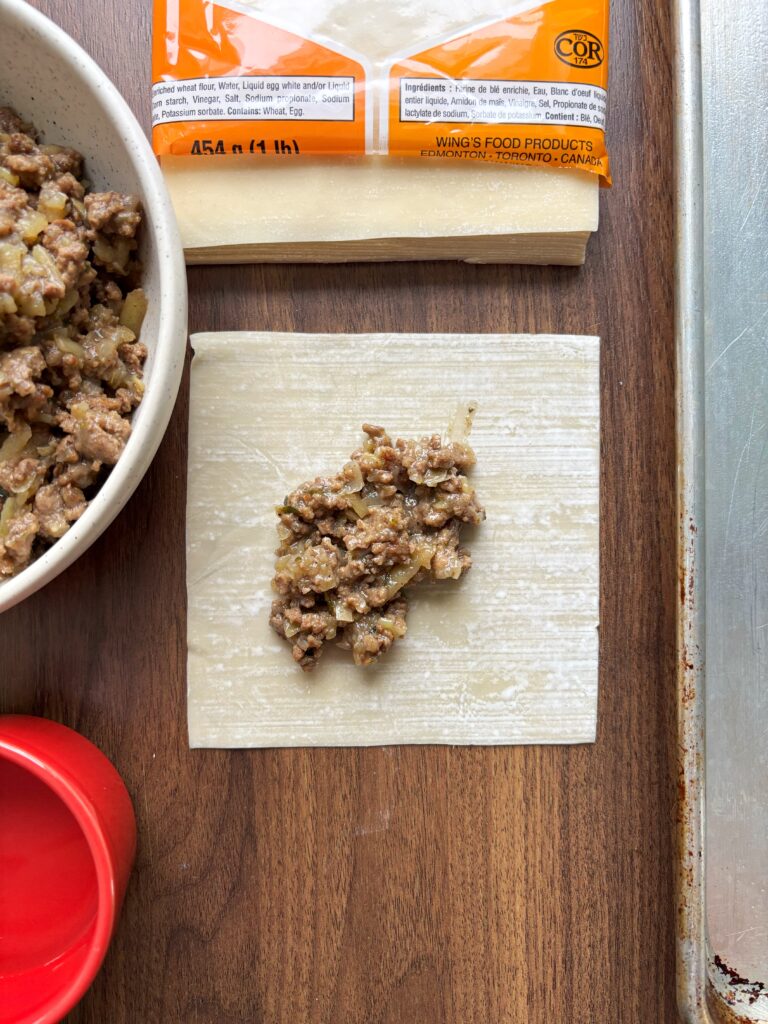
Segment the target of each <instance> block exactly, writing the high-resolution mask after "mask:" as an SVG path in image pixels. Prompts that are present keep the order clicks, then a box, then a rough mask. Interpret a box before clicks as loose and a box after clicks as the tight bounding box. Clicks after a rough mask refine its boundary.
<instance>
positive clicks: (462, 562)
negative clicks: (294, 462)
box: [270, 423, 485, 670]
mask: <svg viewBox="0 0 768 1024" xmlns="http://www.w3.org/2000/svg"><path fill="white" fill-rule="evenodd" d="M363 431H364V433H365V434H366V435H367V437H366V441H365V443H364V444H363V447H362V448H360V449H358V451H356V452H353V453H352V456H351V461H350V462H348V463H347V464H346V465H345V466H344V468H343V469H342V471H341V472H340V473H337V474H336V475H335V476H332V477H328V478H320V477H318V478H317V479H316V480H312V481H310V482H309V483H306V484H302V486H301V487H299V488H298V489H297V490H295V491H294V492H293V493H292V494H289V495H288V496H287V497H286V499H285V501H284V502H283V504H282V505H280V506H279V507H278V508H277V515H278V518H279V520H280V522H279V524H278V527H277V530H278V535H279V537H280V546H279V548H278V549H277V552H276V554H277V563H276V571H275V576H274V579H273V580H272V587H273V589H274V590H275V591H276V592H277V594H278V596H277V598H276V599H275V600H274V601H273V602H272V614H271V617H270V624H271V626H272V628H273V629H274V630H276V632H278V633H279V634H280V636H282V637H285V639H286V640H288V641H289V643H290V644H291V649H292V653H293V657H294V659H295V660H296V661H297V662H298V663H299V664H300V665H301V667H302V668H303V669H305V670H310V669H312V668H313V667H314V666H315V664H316V663H317V660H318V658H319V656H320V653H321V651H322V649H323V646H324V645H325V644H326V643H328V641H330V640H335V641H336V642H337V644H338V646H339V647H342V648H344V649H346V650H351V652H352V657H353V658H354V661H355V664H356V665H370V664H371V662H373V661H375V660H376V659H377V658H378V657H380V656H381V655H382V654H384V653H385V652H386V651H388V650H389V648H390V647H391V646H392V644H393V643H394V642H395V640H396V639H397V638H398V637H402V636H404V635H405V632H406V624H405V617H406V612H407V610H408V603H407V600H406V597H405V594H404V593H403V591H404V590H405V588H406V587H407V586H409V585H410V584H413V583H418V582H420V581H422V580H445V579H454V580H456V579H459V577H460V576H462V575H463V574H464V573H465V572H466V571H467V569H469V567H470V565H471V564H472V559H471V558H470V555H469V552H468V551H467V550H466V548H463V547H461V545H460V531H461V527H462V524H464V523H471V524H473V525H477V524H478V523H480V522H482V521H483V519H485V512H484V510H483V508H482V507H481V505H480V504H479V503H478V501H477V497H476V496H475V491H474V488H473V487H472V486H471V484H470V483H469V481H468V480H467V477H466V475H465V474H466V472H467V470H469V469H470V468H471V467H472V466H474V464H475V455H474V452H473V451H472V449H471V448H470V447H469V445H467V444H463V443H458V442H445V443H443V441H441V439H440V437H439V435H437V434H433V435H432V436H431V437H423V438H421V440H419V441H401V440H397V441H395V442H394V444H393V443H392V441H391V439H390V438H389V436H388V435H387V434H386V432H385V431H384V429H383V428H382V427H375V426H371V425H370V424H367V423H366V424H363Z"/></svg>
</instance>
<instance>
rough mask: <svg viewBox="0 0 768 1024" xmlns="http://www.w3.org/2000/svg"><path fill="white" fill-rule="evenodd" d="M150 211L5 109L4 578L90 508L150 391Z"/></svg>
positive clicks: (1, 330) (0, 295) (0, 370)
mask: <svg viewBox="0 0 768 1024" xmlns="http://www.w3.org/2000/svg"><path fill="white" fill-rule="evenodd" d="M141 217H142V213H141V204H140V202H139V200H138V199H137V198H136V197H135V196H126V195H122V194H121V193H119V192H89V191H88V183H87V182H86V181H85V180H84V178H83V159H82V157H81V156H80V154H79V153H77V152H76V151H75V150H74V149H70V148H68V147H66V146H49V145H41V144H39V143H38V141H37V134H36V132H35V130H34V128H32V127H31V126H30V125H27V124H24V122H23V121H21V119H20V118H19V117H18V116H17V115H16V114H15V113H14V112H13V111H12V110H9V109H7V108H3V107H0V578H2V577H5V576H12V575H14V574H15V573H18V572H19V571H20V570H22V569H24V568H25V567H26V566H27V565H28V564H29V563H30V561H32V560H33V559H34V558H35V557H36V556H37V555H39V554H41V553H42V551H43V550H45V548H46V547H48V546H50V545H51V544H52V543H53V542H54V541H56V540H57V539H58V538H59V537H61V536H63V535H64V534H65V533H66V532H67V530H68V529H69V528H70V526H71V524H72V523H73V522H75V520H77V519H79V517H80V516H81V515H82V514H83V512H84V511H85V509H86V506H87V503H88V499H89V498H90V497H92V495H93V493H94V492H95V490H96V489H98V487H99V485H100V483H101V482H102V481H103V479H104V477H105V475H106V473H107V472H108V471H109V467H110V466H112V465H114V464H115V463H116V462H117V460H118V459H119V458H120V455H121V454H122V452H123V449H124V448H125V445H126V442H127V440H128V437H129V435H130V433H131V425H130V421H129V416H130V414H131V412H132V410H133V409H134V408H135V407H136V406H137V405H138V404H139V402H140V401H141V398H142V394H143V392H144V383H143V380H142V370H143V365H144V361H145V359H146V354H147V350H146V348H145V346H144V345H143V344H142V343H141V342H140V341H139V340H138V335H139V331H140V329H141V322H142V319H143V316H144V312H145V310H146V299H145V297H144V293H143V292H142V290H141V289H140V288H138V287H137V284H138V279H139V274H140V269H141V268H140V265H139V263H138V260H137V259H136V246H137V241H136V235H137V232H138V230H139V227H140V224H141Z"/></svg>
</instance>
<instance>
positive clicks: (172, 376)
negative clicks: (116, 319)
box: [0, 0, 187, 612]
mask: <svg viewBox="0 0 768 1024" xmlns="http://www.w3.org/2000/svg"><path fill="white" fill-rule="evenodd" d="M0 19H2V21H3V24H4V25H5V26H6V27H7V26H9V25H11V24H15V25H17V26H19V27H21V28H25V29H28V30H30V31H31V32H32V33H34V34H35V35H36V36H37V37H38V38H40V39H42V40H43V41H44V42H45V43H47V44H48V47H49V48H50V49H52V50H55V51H56V52H57V53H58V55H59V56H60V58H61V60H62V61H63V62H64V63H65V64H66V65H67V66H68V67H69V69H70V71H71V72H72V74H73V76H74V77H76V78H79V79H80V80H81V81H82V82H83V85H84V86H85V87H86V88H88V89H89V91H91V92H92V93H93V94H94V96H95V98H96V102H97V103H98V104H99V105H100V106H101V107H102V109H103V110H104V112H105V114H106V116H107V117H108V118H109V119H110V120H112V121H113V122H114V124H115V127H116V128H117V130H118V131H119V133H120V135H121V137H122V139H123V141H124V142H125V144H126V148H127V150H128V152H129V159H130V162H131V165H132V167H133V169H134V171H135V173H136V176H137V178H138V181H139V185H140V188H141V191H142V194H143V203H144V207H145V210H146V213H147V219H146V224H147V225H148V226H149V227H150V230H151V232H152V235H153V238H154V245H155V248H156V254H157V265H158V277H159V287H158V295H159V296H160V298H158V299H157V300H156V301H158V302H160V315H159V320H158V329H157V344H156V346H155V348H154V350H153V353H152V370H151V376H150V377H149V378H148V387H147V391H146V393H145V395H144V398H143V399H142V402H141V406H140V409H141V415H140V416H139V417H137V419H136V421H135V423H134V428H133V431H132V433H131V436H130V438H129V439H128V443H127V444H126V447H125V451H124V452H123V454H122V456H121V457H120V459H119V461H118V462H117V464H116V465H115V466H114V467H113V468H112V470H111V472H110V474H109V477H108V478H107V480H105V481H104V483H103V484H102V486H101V488H100V489H99V492H98V493H97V494H96V495H95V496H94V497H93V498H92V499H91V500H90V502H89V503H88V508H87V509H86V511H85V512H84V513H83V515H82V516H81V517H80V519H78V520H77V521H76V522H75V523H73V525H72V526H71V527H70V529H69V530H68V531H67V533H65V534H64V536H63V537H61V538H60V539H59V540H57V541H56V542H55V543H54V544H53V545H51V547H50V548H48V550H47V551H45V552H44V553H43V554H42V555H40V557H39V558H37V559H36V560H35V561H34V562H32V563H31V564H30V565H29V566H28V567H27V568H25V569H23V570H22V571H21V572H20V573H19V574H18V575H17V576H12V577H10V578H9V579H7V580H3V581H2V582H0V612H3V611H6V610H7V609H9V608H11V607H13V606H14V605H15V604H18V603H19V602H20V601H22V600H23V599H24V598H26V597H29V596H30V595H31V594H33V593H34V592H35V591H37V590H39V589H40V588H41V587H43V586H44V585H45V584H46V583H48V582H49V581H50V580H52V579H53V578H54V577H55V576H57V575H58V574H59V573H60V572H63V570H64V569H66V568H68V567H69V566H70V565H71V564H72V563H73V562H74V561H75V560H76V559H77V558H78V557H79V556H80V555H81V554H82V553H83V552H84V551H86V550H87V548H88V547H90V545H91V544H92V543H93V542H94V541H95V540H96V539H97V538H98V537H99V536H100V535H101V534H102V532H103V531H104V530H105V529H106V528H107V526H109V524H110V523H111V522H112V520H113V519H114V518H115V517H116V516H117V514H118V513H119V512H120V511H121V509H122V508H123V506H124V505H125V503H126V502H127V501H128V499H129V498H130V496H131V494H132V493H133V491H134V490H135V489H136V487H137V486H138V484H139V482H140V480H141V479H142V477H143V476H144V474H145V472H146V470H147V469H148V467H149V464H150V462H151V461H152V459H153V458H154V455H155V453H156V451H157V449H158V447H159V445H160V441H161V440H162V438H163V435H164V434H165V430H166V427H167V425H168V421H169V420H170V417H171V413H172V411H173V408H174V405H175V399H176V395H177V392H178V389H179V384H180V382H181V374H182V370H183V367H184V358H185V354H186V340H187V280H186V267H185V264H184V253H183V249H182V246H181V239H180V237H179V232H178V228H177V226H176V218H175V214H174V212H173V207H172V205H171V200H170V197H169V195H168V192H167V190H166V187H165V182H164V180H163V175H162V172H161V170H160V167H159V164H158V162H157V159H156V158H155V155H154V153H153V152H152V148H151V147H150V145H149V142H148V140H147V138H146V136H145V134H144V132H143V130H142V128H141V126H140V125H139V122H138V121H137V120H136V118H135V116H134V114H133V112H132V111H131V109H130V107H129V106H128V104H127V103H126V101H125V100H124V99H123V97H122V96H121V94H120V93H119V92H118V90H117V88H116V87H115V86H114V85H113V83H112V81H111V80H110V79H109V78H108V77H107V75H106V74H105V73H104V72H103V71H102V70H101V68H100V67H99V66H98V65H97V64H96V62H95V61H94V60H93V59H92V58H91V57H90V56H88V54H87V53H86V52H85V51H84V50H83V49H82V48H81V47H80V46H79V45H78V44H77V43H76V42H75V41H74V40H73V39H72V38H71V37H70V36H68V35H67V33H66V32H64V30H63V29H61V28H59V26H58V25H56V24H55V23H54V22H52V21H51V20H50V19H49V18H47V17H45V15H44V14H41V13H40V12H39V11H37V10H35V9H34V8H33V7H30V6H29V5H28V4H26V3H20V2H19V0H0ZM85 157H86V160H87V159H88V154H87V153H86V154H85Z"/></svg>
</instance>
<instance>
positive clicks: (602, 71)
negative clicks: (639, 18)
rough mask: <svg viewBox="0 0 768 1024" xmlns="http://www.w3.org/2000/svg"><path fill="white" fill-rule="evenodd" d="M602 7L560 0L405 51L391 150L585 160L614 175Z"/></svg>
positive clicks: (396, 82)
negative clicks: (410, 53)
mask: <svg viewBox="0 0 768 1024" xmlns="http://www.w3.org/2000/svg"><path fill="white" fill-rule="evenodd" d="M606 14H607V11H606V10H605V9H603V7H602V5H600V4H596V3H571V2H567V0H554V2H552V3H549V4H545V5H544V6H542V7H538V8H536V9H535V10H531V11H528V12H526V13H525V14H521V15H518V16H517V17H514V18H508V19H506V20H504V21H498V22H495V23H494V24H491V25H485V26H483V27H481V28H475V29H472V30H471V31H470V32H467V33H465V34H463V35H460V36H457V37H454V38H452V39H450V40H447V41H445V42H442V43H439V44H437V45H436V46H432V47H430V48H429V49H427V50H422V51H421V52H420V53H416V54H414V55H413V56H411V57H405V58H401V59H399V60H398V61H397V62H396V63H395V64H394V65H393V66H392V70H391V72H390V80H389V147H388V149H389V152H390V153H392V154H396V155H399V156H422V157H433V158H440V159H443V160H452V161H455V160H462V161H466V160H469V161H471V160H474V161H477V162H483V163H494V164H497V163H509V164H526V165H528V166H540V167H569V168H579V169H581V170H586V171H593V172H595V173H597V174H600V175H601V177H602V179H603V181H604V182H605V183H606V184H610V171H609V167H608V153H607V151H606V148H605V104H606V98H607V89H606V87H607V84H608V82H607V79H608V71H607V62H606V59H605V58H606V44H607V36H606V33H607V24H606V21H607V19H606ZM574 25H575V26H577V27H575V28H574V27H573V26H574Z"/></svg>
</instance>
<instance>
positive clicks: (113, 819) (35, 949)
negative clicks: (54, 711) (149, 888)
mask: <svg viewBox="0 0 768 1024" xmlns="http://www.w3.org/2000/svg"><path fill="white" fill-rule="evenodd" d="M0 823H1V824H0V1024H54V1022H55V1021H59V1020H61V1018H62V1017H64V1016H65V1015H66V1014H67V1013H68V1012H69V1011H70V1010H71V1009H72V1007H73V1006H74V1005H75V1003H77V1002H78V1000H79V999H81V998H82V996H83V994H84V993H85V991H86V989H87V988H88V986H89V985H90V984H91V982H92V981H93V979H94V977H95V976H96V973H97V971H98V969H99V967H100V966H101V963H102V961H103V959H104V956H105V954H106V952H107V947H108V946H109V942H110V939H111V938H112V934H113V932H114V929H115V923H116V921H117V917H118V914H119V911H120V906H121V904H122V901H123V896H124V895H125V887H126V885H127V883H128V876H129V874H130V871H131V865H132V863H133V858H134V855H135V852H136V819H135V817H134V813H133V806H132V804H131V800H130V797H129V796H128V791H127V790H126V788H125V785H124V784H123V781H122V779H121V778H120V776H119V775H118V774H117V771H116V770H115V768H114V767H113V766H112V764H111V763H110V762H109V761H108V760H107V758H106V757H105V756H104V754H102V752H101V751H100V750H99V749H98V748H97V747H95V746H94V745H93V744H92V743H90V742H89V741H88V740H86V739H85V738H84V737H83V736H81V735H80V734H79V733H76V732H74V731H73V730H72V729H68V728H67V727H66V726H63V725H59V724H57V723H56V722H50V721H48V720H47V719H45V718H32V717H29V716H26V715H0Z"/></svg>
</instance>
